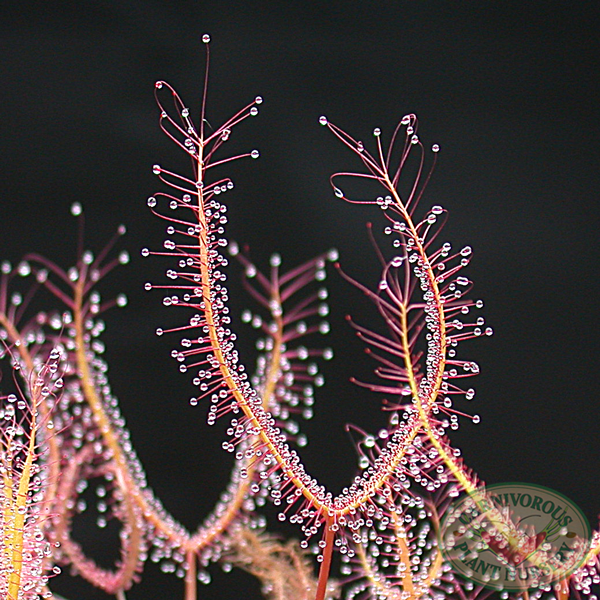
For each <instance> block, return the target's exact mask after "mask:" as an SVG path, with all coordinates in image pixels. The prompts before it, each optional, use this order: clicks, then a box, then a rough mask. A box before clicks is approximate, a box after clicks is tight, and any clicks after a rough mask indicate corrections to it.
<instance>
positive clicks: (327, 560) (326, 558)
mask: <svg viewBox="0 0 600 600" xmlns="http://www.w3.org/2000/svg"><path fill="white" fill-rule="evenodd" d="M332 525H333V519H331V518H329V519H327V520H326V521H325V548H323V562H322V563H321V568H320V570H319V583H318V585H317V596H316V598H315V600H325V593H326V592H327V581H328V580H329V570H330V569H331V556H332V554H333V541H334V538H335V532H334V531H333V529H332V528H331V526H332Z"/></svg>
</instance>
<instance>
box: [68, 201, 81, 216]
mask: <svg viewBox="0 0 600 600" xmlns="http://www.w3.org/2000/svg"><path fill="white" fill-rule="evenodd" d="M82 212H83V207H82V206H81V203H80V202H73V204H71V214H72V215H73V216H74V217H78V216H79V215H80V214H81V213H82Z"/></svg>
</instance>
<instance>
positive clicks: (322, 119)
mask: <svg viewBox="0 0 600 600" xmlns="http://www.w3.org/2000/svg"><path fill="white" fill-rule="evenodd" d="M327 123H328V121H327V117H326V116H325V115H322V116H320V117H319V124H321V125H327Z"/></svg>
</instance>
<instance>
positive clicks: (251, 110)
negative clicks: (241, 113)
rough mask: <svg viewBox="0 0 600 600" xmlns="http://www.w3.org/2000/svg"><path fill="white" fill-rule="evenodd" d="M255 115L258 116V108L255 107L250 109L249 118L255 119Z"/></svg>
mask: <svg viewBox="0 0 600 600" xmlns="http://www.w3.org/2000/svg"><path fill="white" fill-rule="evenodd" d="M257 114H258V108H256V106H253V107H252V108H251V109H250V116H251V117H255V116H256V115H257Z"/></svg>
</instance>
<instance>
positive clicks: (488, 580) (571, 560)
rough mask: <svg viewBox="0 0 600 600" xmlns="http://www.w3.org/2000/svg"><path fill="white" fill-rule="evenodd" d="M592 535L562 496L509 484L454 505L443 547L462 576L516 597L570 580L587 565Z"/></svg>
mask: <svg viewBox="0 0 600 600" xmlns="http://www.w3.org/2000/svg"><path fill="white" fill-rule="evenodd" d="M590 534H591V532H590V525H589V523H588V521H587V519H586V518H585V516H584V514H583V513H582V512H581V510H580V509H579V507H578V506H577V505H576V504H574V503H573V502H571V501H570V500H568V499H567V498H565V497H564V496H563V495H561V494H559V493H558V492H555V491H553V490H550V489H548V488H545V487H542V486H539V485H533V484H526V483H503V484H496V485H490V486H487V487H485V488H479V489H478V490H477V491H476V492H474V493H473V494H470V495H466V496H464V497H461V498H460V499H459V500H457V501H456V502H454V503H453V504H452V505H450V507H449V509H448V511H447V512H446V515H445V517H444V519H443V521H442V525H441V529H440V540H439V542H440V548H441V550H442V552H443V553H444V555H445V557H446V558H447V559H448V560H449V561H450V563H451V564H452V566H453V568H454V570H455V572H456V573H458V574H459V575H461V576H463V577H465V578H466V579H469V580H471V581H474V582H476V583H479V584H481V585H484V586H485V587H488V588H492V589H495V590H506V591H509V592H510V591H523V590H529V589H536V588H548V587H549V586H550V585H551V584H552V583H553V582H556V581H560V580H562V579H564V578H565V577H568V576H569V575H570V574H571V573H573V571H575V570H576V569H577V568H578V567H579V566H580V565H581V564H582V562H583V560H584V558H585V555H586V553H587V551H588V550H589V547H590V541H589V540H590Z"/></svg>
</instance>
